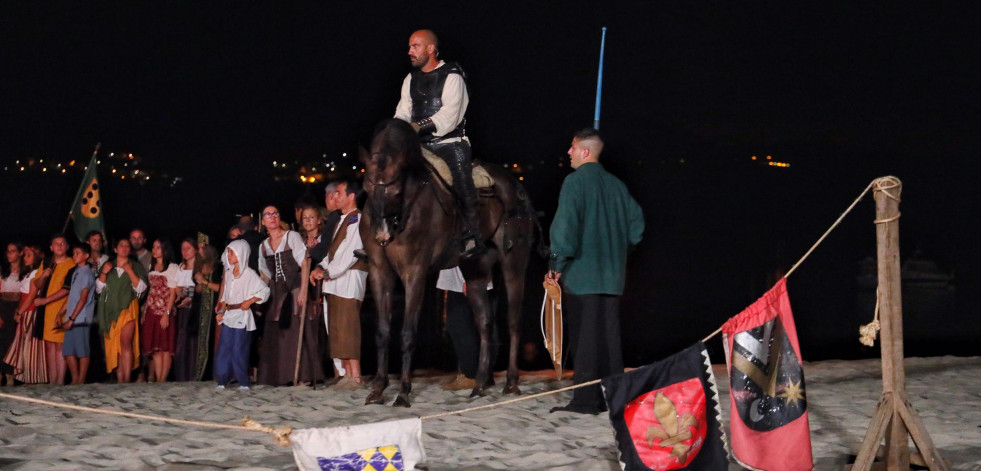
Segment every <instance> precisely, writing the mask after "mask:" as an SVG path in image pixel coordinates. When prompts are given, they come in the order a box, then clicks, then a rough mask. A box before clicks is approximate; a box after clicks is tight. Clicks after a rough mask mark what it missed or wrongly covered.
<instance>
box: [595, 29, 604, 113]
mask: <svg viewBox="0 0 981 471" xmlns="http://www.w3.org/2000/svg"><path fill="white" fill-rule="evenodd" d="M605 51H606V26H604V27H603V38H602V39H601V40H600V60H599V77H598V78H597V79H596V111H595V112H594V113H593V129H595V130H597V131H599V124H600V98H602V96H603V53H604V52H605Z"/></svg>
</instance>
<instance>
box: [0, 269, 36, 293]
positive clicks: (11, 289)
mask: <svg viewBox="0 0 981 471" xmlns="http://www.w3.org/2000/svg"><path fill="white" fill-rule="evenodd" d="M18 278H20V276H19V275H18V274H17V273H14V272H10V276H8V277H7V278H4V279H3V280H0V293H26V291H24V285H26V284H29V283H30V282H31V279H32V278H33V277H28V276H25V277H24V279H23V280H18ZM28 289H30V286H28Z"/></svg>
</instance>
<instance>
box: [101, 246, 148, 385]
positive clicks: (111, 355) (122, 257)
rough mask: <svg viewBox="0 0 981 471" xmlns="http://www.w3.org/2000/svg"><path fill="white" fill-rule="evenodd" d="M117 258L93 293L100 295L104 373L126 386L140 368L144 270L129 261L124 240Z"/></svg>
mask: <svg viewBox="0 0 981 471" xmlns="http://www.w3.org/2000/svg"><path fill="white" fill-rule="evenodd" d="M115 251H116V257H115V258H112V259H110V260H109V261H108V262H106V263H105V264H103V265H102V269H101V270H100V271H99V279H98V280H97V281H96V282H95V290H96V291H97V292H98V293H99V306H98V320H99V331H100V332H101V333H102V336H103V340H104V341H105V346H106V371H108V372H109V373H112V372H113V371H115V372H116V380H117V381H118V382H119V383H120V384H122V383H128V382H129V381H130V379H131V377H132V373H133V369H134V368H135V367H136V366H137V365H139V358H140V336H139V333H138V332H137V329H136V325H137V323H138V322H139V318H140V302H139V299H140V296H142V295H143V293H145V292H146V290H147V279H146V276H147V273H146V268H143V265H142V264H140V262H138V261H137V260H136V257H131V252H132V246H131V245H130V243H129V240H127V239H119V241H118V242H116V247H115Z"/></svg>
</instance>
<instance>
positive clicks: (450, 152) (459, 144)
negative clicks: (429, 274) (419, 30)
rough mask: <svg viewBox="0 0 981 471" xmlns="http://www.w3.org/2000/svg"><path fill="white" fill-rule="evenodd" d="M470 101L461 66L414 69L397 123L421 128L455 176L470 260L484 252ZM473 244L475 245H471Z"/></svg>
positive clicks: (404, 89)
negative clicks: (469, 125) (469, 122)
mask: <svg viewBox="0 0 981 471" xmlns="http://www.w3.org/2000/svg"><path fill="white" fill-rule="evenodd" d="M469 103H470V97H469V94H468V92H467V75H466V73H465V72H464V71H463V68H462V67H460V65H459V64H457V63H455V62H444V61H440V62H439V64H438V65H437V66H436V68H435V69H433V70H432V71H430V72H423V71H422V69H414V70H413V71H412V72H410V73H409V74H408V75H407V76H406V77H405V80H403V81H402V95H401V99H400V100H399V104H398V106H397V107H396V108H395V118H398V119H401V120H403V121H406V122H410V123H414V124H416V125H418V126H419V139H420V140H421V141H422V145H423V146H424V147H426V148H427V149H429V150H430V151H432V152H433V153H434V154H436V155H438V156H439V157H440V158H442V159H443V160H445V161H446V164H447V165H448V166H449V168H450V175H452V177H453V190H454V191H455V192H456V194H457V196H458V199H459V202H460V206H461V210H462V213H463V220H464V223H465V224H466V232H465V233H464V235H463V239H464V246H463V247H464V255H465V256H470V255H474V254H476V253H479V252H480V251H481V250H482V249H483V246H482V245H481V243H480V241H479V236H480V234H479V232H480V225H479V221H478V220H477V211H478V209H479V208H478V206H477V189H476V187H474V184H473V175H472V171H473V165H472V163H471V151H470V139H469V138H468V137H467V133H466V122H467V121H466V113H467V105H468V104H469ZM467 244H469V245H467Z"/></svg>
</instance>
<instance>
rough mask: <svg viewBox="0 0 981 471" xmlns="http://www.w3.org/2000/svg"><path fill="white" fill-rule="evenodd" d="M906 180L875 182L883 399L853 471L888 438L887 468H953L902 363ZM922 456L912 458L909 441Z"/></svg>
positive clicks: (884, 454)
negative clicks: (919, 408) (923, 416)
mask: <svg viewBox="0 0 981 471" xmlns="http://www.w3.org/2000/svg"><path fill="white" fill-rule="evenodd" d="M902 186H903V184H902V182H901V181H899V179H898V178H896V177H882V178H878V179H876V180H875V182H873V189H874V191H875V195H874V196H875V225H876V226H875V233H876V246H877V255H878V262H879V263H878V269H879V289H878V296H879V322H880V323H881V327H882V331H881V347H882V348H881V350H882V398H881V399H880V400H879V404H878V405H877V406H876V412H875V415H873V417H872V421H871V423H870V424H869V429H868V431H867V432H866V434H865V439H864V440H862V445H861V447H860V448H859V452H858V457H857V458H856V459H855V464H854V465H853V466H852V470H853V471H854V470H869V469H871V468H872V463H873V461H874V460H875V457H876V452H878V451H879V442H880V441H881V440H882V438H883V437H884V438H885V446H884V449H883V450H882V453H881V456H882V457H883V458H884V459H885V463H884V464H885V467H886V469H888V470H907V469H909V467H910V462H911V460H912V461H914V462H916V464H919V465H925V466H927V467H929V468H930V469H931V470H944V471H946V470H947V469H948V468H949V465H948V464H947V463H946V462H944V461H943V460H942V459H941V458H940V454H939V453H938V452H937V450H936V448H935V447H934V445H933V441H932V440H931V439H930V434H929V433H927V431H926V428H925V427H924V426H923V422H922V420H920V417H919V416H918V415H917V414H916V410H915V409H913V406H912V404H910V402H909V398H908V397H907V396H906V370H905V367H904V365H903V304H902V289H901V288H902V274H901V272H900V264H899V196H900V194H901V193H902ZM910 436H912V438H913V442H914V443H915V444H916V447H917V448H918V449H919V451H920V454H911V453H910V448H909V437H910Z"/></svg>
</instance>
